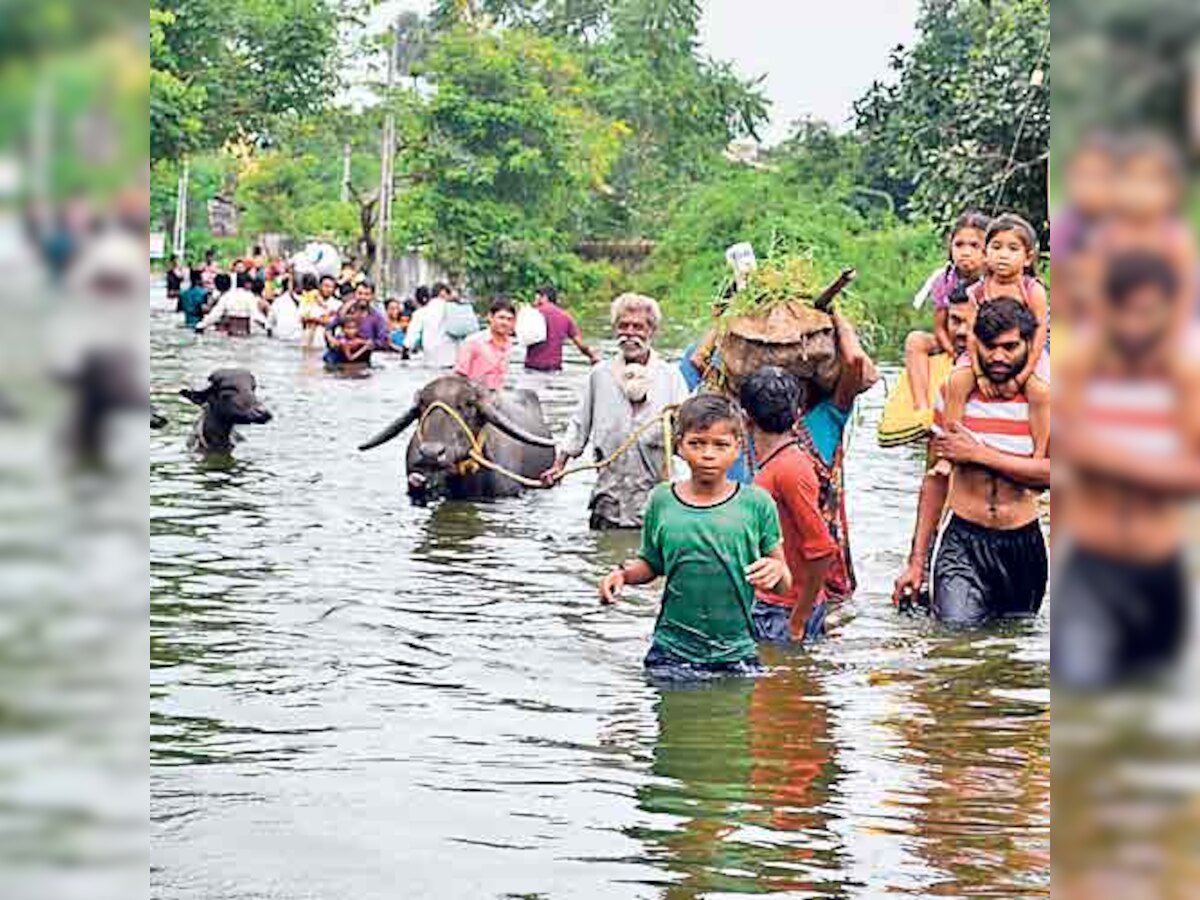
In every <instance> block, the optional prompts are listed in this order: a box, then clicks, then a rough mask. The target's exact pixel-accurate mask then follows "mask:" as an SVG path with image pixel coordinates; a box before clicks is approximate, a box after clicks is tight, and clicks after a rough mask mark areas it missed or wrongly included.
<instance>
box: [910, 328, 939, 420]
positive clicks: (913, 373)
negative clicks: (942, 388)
mask: <svg viewBox="0 0 1200 900" xmlns="http://www.w3.org/2000/svg"><path fill="white" fill-rule="evenodd" d="M937 350H938V345H937V338H935V337H934V336H933V335H932V334H930V333H929V332H927V331H913V332H911V333H910V334H909V335H908V337H907V338H905V340H904V369H905V371H906V372H907V373H908V387H909V389H910V390H911V391H912V396H913V408H914V409H916V410H917V411H918V412H920V411H921V410H925V409H929V379H930V375H929V357H930V356H932V355H933V354H934V353H936V352H937Z"/></svg>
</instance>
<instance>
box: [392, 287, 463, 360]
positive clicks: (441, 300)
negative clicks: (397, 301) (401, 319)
mask: <svg viewBox="0 0 1200 900" xmlns="http://www.w3.org/2000/svg"><path fill="white" fill-rule="evenodd" d="M452 297H453V293H452V292H451V290H450V287H449V285H446V284H442V283H440V282H439V283H438V284H435V285H434V286H433V299H431V300H430V301H429V302H428V303H426V304H425V305H424V306H422V307H421V308H420V309H418V310H417V311H416V312H415V313H413V317H412V321H410V322H409V324H408V331H407V332H406V333H405V335H404V348H405V349H406V350H408V352H409V353H410V354H411V353H414V352H416V351H417V350H420V352H421V356H422V358H423V359H424V360H425V362H426V364H428V365H430V366H432V367H434V368H438V369H452V368H454V364H455V361H456V359H457V357H458V342H457V341H455V340H454V339H453V338H451V337H450V336H449V335H448V334H446V328H445V321H446V305H447V304H448V303H449V302H450V301H451V298H452Z"/></svg>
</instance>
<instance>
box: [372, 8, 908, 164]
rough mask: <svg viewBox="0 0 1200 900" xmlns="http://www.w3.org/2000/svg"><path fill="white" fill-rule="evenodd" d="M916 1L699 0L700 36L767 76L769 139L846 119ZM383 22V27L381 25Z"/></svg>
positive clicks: (714, 52)
mask: <svg viewBox="0 0 1200 900" xmlns="http://www.w3.org/2000/svg"><path fill="white" fill-rule="evenodd" d="M917 4H918V0H705V3H704V7H705V15H704V22H703V25H702V27H701V41H702V43H703V45H704V50H705V52H706V53H708V54H709V55H710V56H713V57H715V58H716V59H728V60H730V61H732V62H733V63H734V65H735V66H736V67H737V69H738V71H739V72H740V73H741V74H742V75H744V76H747V77H755V76H759V75H766V76H767V80H766V82H765V83H764V84H763V87H764V89H765V91H766V94H767V96H768V97H769V98H770V100H771V125H770V127H769V128H768V129H766V132H765V133H764V134H763V135H762V137H763V139H764V140H765V141H766V142H767V143H768V144H770V143H774V142H775V141H777V140H780V139H781V138H783V137H786V135H787V131H788V126H789V125H790V124H791V123H792V122H794V121H795V120H796V119H799V118H801V117H803V116H813V117H815V118H819V119H824V120H825V121H827V122H830V123H831V124H833V125H834V126H836V127H839V128H842V127H845V126H846V125H848V124H849V122H850V117H851V116H852V114H853V110H852V104H853V103H854V101H855V100H856V99H857V98H858V97H860V96H861V95H862V94H863V92H864V91H865V90H866V89H867V88H869V87H870V86H871V83H872V82H873V81H875V80H876V79H886V78H887V77H888V74H889V73H888V69H887V63H888V57H889V55H890V53H891V50H892V48H893V47H895V46H896V45H897V44H911V43H912V40H913V37H914V34H915V31H914V24H915V22H916V18H917ZM430 6H431V2H430V0H385V2H384V3H383V4H381V6H380V8H378V9H377V10H376V13H375V16H374V17H373V18H374V20H375V21H377V22H379V23H386V22H387V20H388V18H389V17H390V16H392V15H394V14H395V12H397V11H399V10H402V9H411V10H415V11H417V12H422V13H424V12H428V11H429V8H430ZM385 27H386V26H385Z"/></svg>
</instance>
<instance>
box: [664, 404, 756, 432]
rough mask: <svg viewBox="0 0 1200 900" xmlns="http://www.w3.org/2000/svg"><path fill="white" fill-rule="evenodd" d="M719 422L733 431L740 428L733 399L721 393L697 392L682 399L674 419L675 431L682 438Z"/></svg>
mask: <svg viewBox="0 0 1200 900" xmlns="http://www.w3.org/2000/svg"><path fill="white" fill-rule="evenodd" d="M721 422H725V423H728V424H729V425H730V426H732V427H733V430H734V431H740V430H741V424H742V422H741V415H740V414H739V412H738V409H737V407H736V406H734V404H733V401H732V400H730V399H729V398H727V397H725V396H723V395H722V394H697V395H696V396H695V397H691V398H689V399H688V400H686V401H684V404H683V405H682V406H680V407H679V412H678V414H677V416H676V419H675V432H676V434H677V435H678V436H679V437H680V438H683V437H684V436H685V435H687V434H691V433H692V432H696V431H707V430H708V429H709V428H712V427H713V426H714V425H717V424H719V423H721Z"/></svg>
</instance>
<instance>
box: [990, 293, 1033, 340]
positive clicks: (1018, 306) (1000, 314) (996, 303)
mask: <svg viewBox="0 0 1200 900" xmlns="http://www.w3.org/2000/svg"><path fill="white" fill-rule="evenodd" d="M1014 328H1015V329H1017V331H1018V332H1019V333H1020V335H1021V339H1022V340H1025V341H1028V340H1031V339H1032V338H1033V336H1034V334H1035V333H1037V319H1036V318H1035V317H1034V315H1033V313H1032V312H1030V311H1029V307H1028V306H1026V305H1025V304H1024V303H1022V302H1021V301H1020V300H1018V299H1016V298H1015V297H997V298H996V299H995V300H989V301H988V302H987V303H985V304H983V305H982V306H981V307H979V312H978V313H977V314H976V316H975V337H976V338H978V339H979V340H981V341H983V342H984V343H985V344H990V343H992V341H994V340H996V338H998V337H1000V335H1002V334H1004V332H1006V331H1012V330H1013V329H1014Z"/></svg>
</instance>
